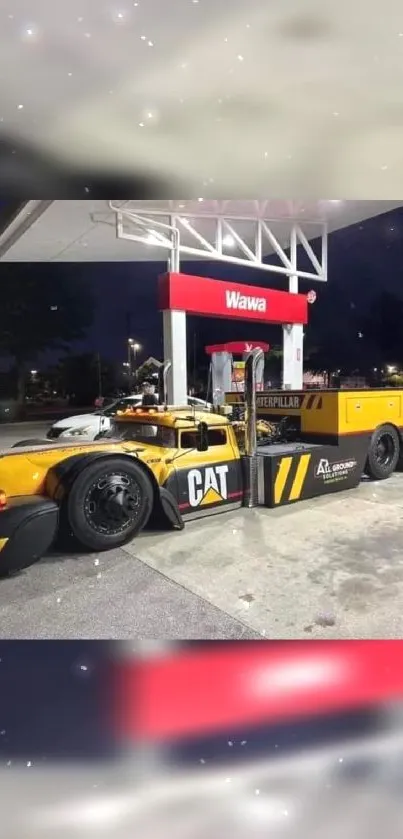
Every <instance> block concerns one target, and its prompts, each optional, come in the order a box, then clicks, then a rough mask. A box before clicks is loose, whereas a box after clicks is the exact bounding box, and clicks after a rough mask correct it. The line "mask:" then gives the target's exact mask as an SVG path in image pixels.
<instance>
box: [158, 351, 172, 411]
mask: <svg viewBox="0 0 403 839" xmlns="http://www.w3.org/2000/svg"><path fill="white" fill-rule="evenodd" d="M171 367H172V361H164V363H163V364H161V367H160V369H159V371H158V401H159V404H160V405H164V406H166V405H168V375H169V371H170V369H171Z"/></svg>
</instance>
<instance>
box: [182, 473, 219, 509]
mask: <svg viewBox="0 0 403 839" xmlns="http://www.w3.org/2000/svg"><path fill="white" fill-rule="evenodd" d="M227 474H228V466H227V464H225V463H224V464H221V465H219V466H206V468H205V469H203V470H202V469H191V470H190V472H189V474H188V476H187V479H188V496H189V504H190V506H191V507H193V508H194V507H201V506H204V505H205V504H206V505H207V504H217V503H220V501H226V500H227V498H228V487H227Z"/></svg>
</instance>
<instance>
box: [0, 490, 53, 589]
mask: <svg viewBox="0 0 403 839" xmlns="http://www.w3.org/2000/svg"><path fill="white" fill-rule="evenodd" d="M58 523H59V507H58V505H57V504H56V503H55V502H54V501H52V500H51V499H50V498H45V497H43V496H41V495H34V496H20V497H17V498H10V499H8V504H7V507H5V508H4V509H3V510H0V576H4V575H7V574H9V573H12V572H14V571H21V570H22V569H23V568H28V566H29V565H33V563H34V562H37V561H38V560H39V559H41V557H42V556H43V555H44V554H45V553H46V551H48V550H49V548H50V547H51V545H52V542H53V541H54V539H55V537H56V534H57V529H58Z"/></svg>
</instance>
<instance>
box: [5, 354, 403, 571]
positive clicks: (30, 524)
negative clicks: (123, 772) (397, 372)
mask: <svg viewBox="0 0 403 839" xmlns="http://www.w3.org/2000/svg"><path fill="white" fill-rule="evenodd" d="M260 360H261V351H260V350H254V351H253V352H252V353H250V355H249V356H248V358H247V361H246V369H245V404H244V405H242V404H239V402H237V397H236V395H229V396H228V400H232V401H233V402H234V404H233V405H232V406H228V405H227V406H225V407H224V409H221V411H219V412H216V413H212V412H209V411H207V410H206V411H199V410H192V409H190V408H189V407H188V406H185V407H181V406H179V407H172V406H171V407H170V406H167V405H166V376H167V372H168V370H169V366H170V364H169V362H167V363H166V364H165V365H164V368H163V371H162V376H161V381H160V399H161V402H162V405H161V407H160V408H134V409H129V410H126V411H125V412H122V413H120V414H119V415H117V416H116V418H115V421H114V424H113V427H112V429H111V431H109V432H108V433H107V434H106V435H105V436H102V437H100V439H98V440H96V441H94V442H91V443H86V444H82V445H80V444H79V443H77V442H76V441H74V442H72V443H71V444H69V443H66V442H63V443H60V442H59V441H56V442H54V443H53V442H50V441H49V440H46V441H42V440H29V441H22V442H21V443H20V444H17V445H16V446H15V447H13V448H12V449H6V450H3V451H2V452H0V574H3V575H4V574H9V573H11V572H15V571H19V570H21V569H23V568H26V567H28V566H30V565H32V564H33V563H34V562H36V561H38V560H39V559H40V558H41V557H42V556H43V555H44V554H45V553H46V552H47V551H48V550H49V548H50V547H51V545H52V544H53V543H54V542H55V540H57V539H58V538H61V537H62V536H63V535H65V536H68V537H69V538H73V539H74V540H75V541H76V542H78V543H79V544H80V545H81V547H82V548H84V549H87V550H89V551H97V552H99V551H102V550H108V549H110V548H116V547H118V546H121V545H123V544H125V543H126V542H128V541H129V540H131V539H133V538H134V537H135V536H136V535H137V534H138V533H139V532H140V531H141V530H143V528H144V527H145V526H146V525H147V523H148V522H150V521H153V520H154V521H155V520H158V522H159V523H163V524H164V525H165V526H166V527H167V528H169V527H174V528H177V529H182V528H183V527H184V525H185V522H186V521H188V520H189V519H193V518H198V517H203V516H207V515H212V514H216V513H221V512H225V511H228V510H230V509H233V508H234V507H240V506H242V505H243V506H245V507H254V506H257V505H261V506H265V507H269V508H273V507H277V506H279V505H282V504H290V503H295V502H297V501H299V500H302V499H307V498H312V497H315V496H319V495H323V494H324V493H329V492H337V491H340V490H346V489H351V488H353V487H356V486H357V485H358V484H359V482H360V480H361V477H362V474H363V472H364V471H366V472H367V474H368V475H370V476H371V477H372V478H377V479H383V478H387V477H388V476H389V475H390V474H391V473H392V472H393V471H394V469H396V468H397V467H398V466H399V464H400V462H401V449H402V434H403V393H402V392H400V391H362V392H348V391H323V392H317V393H315V394H310V393H305V392H295V393H294V392H285V391H281V392H276V393H273V392H270V393H258V394H257V393H256V369H257V365H258V363H259V362H260ZM230 411H232V414H231V415H228V412H230Z"/></svg>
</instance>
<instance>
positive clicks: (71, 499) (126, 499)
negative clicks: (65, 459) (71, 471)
mask: <svg viewBox="0 0 403 839" xmlns="http://www.w3.org/2000/svg"><path fill="white" fill-rule="evenodd" d="M153 504H154V490H153V485H152V481H151V478H149V477H148V475H147V474H146V472H145V471H144V469H143V468H142V467H141V466H139V464H138V463H136V461H135V460H133V461H131V460H129V458H125V457H119V456H116V457H114V456H109V457H107V458H105V459H102V460H101V461H96V462H94V463H91V464H90V465H89V466H87V467H86V468H85V469H84V470H83V471H82V472H81V473H80V474H79V475H77V477H76V479H75V480H74V482H73V484H72V486H71V488H70V490H69V493H68V496H67V499H66V504H65V511H64V512H65V516H66V518H67V522H66V523H67V525H68V528H69V530H70V532H71V533H72V535H73V536H74V538H75V539H76V540H77V541H78V542H79V543H80V544H81V545H82V546H83V547H84V548H86V549H88V550H90V551H107V550H110V549H112V548H118V547H120V546H121V545H124V544H126V542H129V541H130V540H131V539H133V537H134V536H136V535H137V533H139V532H140V531H141V530H142V529H143V528H144V527H145V525H146V524H147V521H148V519H149V517H150V515H151V512H152V509H153Z"/></svg>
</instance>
